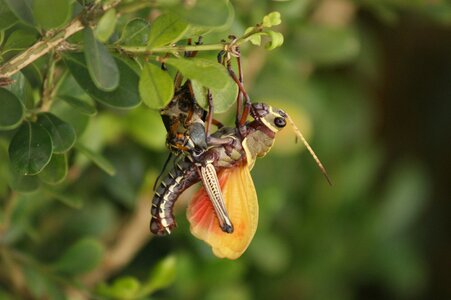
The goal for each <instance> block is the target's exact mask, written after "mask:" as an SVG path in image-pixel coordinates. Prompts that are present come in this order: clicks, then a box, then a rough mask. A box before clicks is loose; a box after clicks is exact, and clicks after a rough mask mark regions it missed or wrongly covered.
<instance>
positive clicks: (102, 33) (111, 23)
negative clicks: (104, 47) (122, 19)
mask: <svg viewBox="0 0 451 300" xmlns="http://www.w3.org/2000/svg"><path fill="white" fill-rule="evenodd" d="M116 21H117V17H116V10H115V9H114V8H112V9H110V10H108V11H107V12H106V13H105V14H104V15H103V16H102V17H101V18H100V20H99V22H98V23H97V26H96V28H95V29H94V34H95V36H96V38H97V39H98V40H99V41H100V42H102V43H105V42H106V41H108V39H109V38H110V37H111V35H112V34H113V32H114V29H115V28H116Z"/></svg>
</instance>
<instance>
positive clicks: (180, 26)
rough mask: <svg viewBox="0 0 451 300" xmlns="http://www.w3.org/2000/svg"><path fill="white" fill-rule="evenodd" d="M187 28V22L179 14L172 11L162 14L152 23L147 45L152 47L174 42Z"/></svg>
mask: <svg viewBox="0 0 451 300" xmlns="http://www.w3.org/2000/svg"><path fill="white" fill-rule="evenodd" d="M187 29H188V24H187V23H185V22H184V21H183V20H182V19H181V18H180V17H179V16H177V15H175V14H172V13H167V14H162V15H161V16H159V17H158V18H156V19H155V21H153V23H152V28H151V29H150V34H149V40H148V42H147V46H148V47H149V48H150V49H152V48H157V47H160V46H165V45H168V44H171V43H174V42H176V41H178V40H179V39H180V38H181V37H182V36H183V34H184V33H185V32H186V30H187Z"/></svg>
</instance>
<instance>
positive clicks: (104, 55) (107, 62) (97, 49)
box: [83, 28, 120, 92]
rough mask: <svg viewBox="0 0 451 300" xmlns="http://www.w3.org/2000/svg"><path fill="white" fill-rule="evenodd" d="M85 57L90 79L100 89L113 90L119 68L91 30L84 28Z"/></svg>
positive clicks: (117, 81) (117, 80)
mask: <svg viewBox="0 0 451 300" xmlns="http://www.w3.org/2000/svg"><path fill="white" fill-rule="evenodd" d="M83 36H84V42H85V49H84V52H85V58H86V65H87V67H88V71H89V75H91V79H92V81H93V82H94V84H95V85H96V87H97V88H99V89H100V90H102V91H107V92H108V91H113V90H114V89H116V88H117V87H118V85H119V76H120V75H119V70H118V66H117V64H116V61H115V60H114V58H113V56H112V55H111V54H110V52H109V51H108V49H107V48H106V47H105V45H103V44H102V43H101V42H99V41H97V40H96V38H95V36H94V33H93V31H92V30H91V29H90V28H85V29H84V31H83Z"/></svg>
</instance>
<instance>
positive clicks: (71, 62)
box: [65, 54, 141, 108]
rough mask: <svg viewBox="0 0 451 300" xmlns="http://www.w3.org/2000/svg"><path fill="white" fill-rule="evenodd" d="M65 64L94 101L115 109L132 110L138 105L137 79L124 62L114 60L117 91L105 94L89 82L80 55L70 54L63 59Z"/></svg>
mask: <svg viewBox="0 0 451 300" xmlns="http://www.w3.org/2000/svg"><path fill="white" fill-rule="evenodd" d="M65 63H66V64H67V66H68V67H69V70H70V72H71V73H72V75H73V76H74V78H75V80H76V81H77V82H78V84H79V85H80V86H81V87H82V88H83V89H84V90H85V91H86V93H88V94H89V95H90V96H91V97H92V98H93V99H94V100H97V101H99V102H101V103H103V104H106V105H109V106H112V107H115V108H133V107H136V106H138V105H139V104H140V102H141V100H140V98H139V94H138V82H139V77H138V75H137V74H136V73H135V71H133V70H132V69H131V68H130V67H129V66H128V65H127V64H126V63H125V62H123V61H122V60H120V59H116V63H117V66H118V68H119V72H120V74H121V75H120V81H119V86H118V88H117V89H115V90H114V91H111V92H105V91H102V90H100V89H98V88H97V87H96V86H95V85H94V83H93V82H92V80H90V77H89V73H88V69H87V67H86V62H85V60H84V58H83V55H81V54H71V55H68V56H66V57H65Z"/></svg>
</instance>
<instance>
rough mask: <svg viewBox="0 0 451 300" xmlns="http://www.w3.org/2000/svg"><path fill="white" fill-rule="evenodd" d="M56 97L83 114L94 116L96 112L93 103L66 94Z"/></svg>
mask: <svg viewBox="0 0 451 300" xmlns="http://www.w3.org/2000/svg"><path fill="white" fill-rule="evenodd" d="M58 98H59V99H61V100H63V101H65V102H66V103H67V104H69V105H70V106H72V107H73V108H75V109H76V110H77V111H79V112H81V113H82V114H84V115H88V116H95V115H96V114H97V109H96V107H95V105H94V104H93V103H89V102H88V101H85V100H81V99H78V98H75V97H72V96H67V95H62V96H58Z"/></svg>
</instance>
